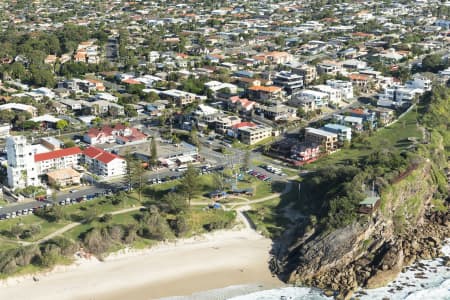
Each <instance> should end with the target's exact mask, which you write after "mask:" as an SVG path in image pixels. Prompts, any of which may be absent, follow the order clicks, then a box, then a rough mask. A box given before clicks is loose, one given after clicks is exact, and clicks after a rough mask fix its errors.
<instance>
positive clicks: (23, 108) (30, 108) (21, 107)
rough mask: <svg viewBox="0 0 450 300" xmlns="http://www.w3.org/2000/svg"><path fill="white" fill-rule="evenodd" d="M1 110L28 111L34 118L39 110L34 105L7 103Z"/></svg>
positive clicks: (0, 106) (1, 106)
mask: <svg viewBox="0 0 450 300" xmlns="http://www.w3.org/2000/svg"><path fill="white" fill-rule="evenodd" d="M1 110H12V111H26V112H28V113H30V115H31V116H32V117H35V116H37V108H36V107H34V106H32V105H27V104H22V103H6V104H2V105H0V111H1Z"/></svg>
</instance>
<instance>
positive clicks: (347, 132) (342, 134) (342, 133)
mask: <svg viewBox="0 0 450 300" xmlns="http://www.w3.org/2000/svg"><path fill="white" fill-rule="evenodd" d="M322 129H323V130H325V131H329V132H333V133H336V134H337V135H338V141H339V142H345V141H347V142H350V141H351V140H352V129H351V128H350V127H347V126H344V125H340V124H330V123H328V124H325V126H323V127H322Z"/></svg>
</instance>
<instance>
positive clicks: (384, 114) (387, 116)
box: [371, 107, 395, 126]
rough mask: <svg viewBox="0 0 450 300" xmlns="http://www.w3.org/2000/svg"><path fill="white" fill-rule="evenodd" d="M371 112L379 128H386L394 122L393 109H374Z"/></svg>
mask: <svg viewBox="0 0 450 300" xmlns="http://www.w3.org/2000/svg"><path fill="white" fill-rule="evenodd" d="M371 110H372V111H373V112H375V114H376V116H377V119H378V123H379V125H380V126H386V125H388V124H390V123H392V122H393V121H394V120H395V111H394V110H393V109H389V108H384V107H376V108H373V109H371Z"/></svg>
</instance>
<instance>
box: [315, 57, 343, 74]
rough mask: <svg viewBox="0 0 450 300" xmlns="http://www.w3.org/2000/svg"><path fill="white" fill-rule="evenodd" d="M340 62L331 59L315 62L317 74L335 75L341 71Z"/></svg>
mask: <svg viewBox="0 0 450 300" xmlns="http://www.w3.org/2000/svg"><path fill="white" fill-rule="evenodd" d="M342 71H343V69H342V64H341V63H339V62H336V61H332V60H324V61H322V62H320V63H319V64H317V73H318V74H319V75H322V74H325V75H331V76H336V75H337V74H338V73H342Z"/></svg>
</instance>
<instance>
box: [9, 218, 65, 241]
mask: <svg viewBox="0 0 450 300" xmlns="http://www.w3.org/2000/svg"><path fill="white" fill-rule="evenodd" d="M69 223H70V222H69V221H60V222H48V221H47V220H44V219H42V218H40V217H38V216H35V215H27V216H22V217H17V218H14V219H8V220H2V221H1V222H0V235H2V236H4V237H5V238H7V239H11V240H16V238H15V237H14V236H12V235H11V233H10V230H11V228H12V227H13V226H16V225H19V226H21V227H22V228H23V229H26V228H29V227H30V226H31V225H39V226H40V228H41V231H40V233H38V234H36V235H33V236H32V237H31V238H28V239H25V241H30V242H32V241H37V240H39V239H41V238H43V237H45V236H47V235H48V234H50V233H52V232H53V231H55V230H58V229H59V228H61V227H64V226H65V225H67V224H69Z"/></svg>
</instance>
